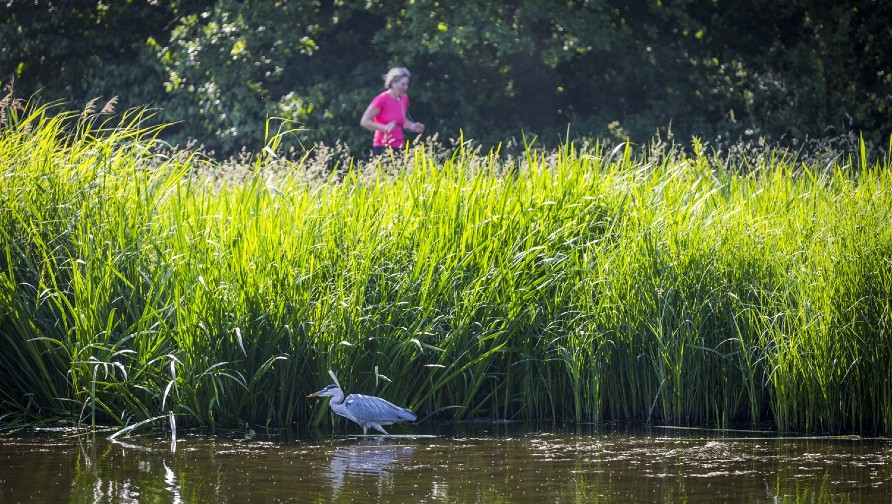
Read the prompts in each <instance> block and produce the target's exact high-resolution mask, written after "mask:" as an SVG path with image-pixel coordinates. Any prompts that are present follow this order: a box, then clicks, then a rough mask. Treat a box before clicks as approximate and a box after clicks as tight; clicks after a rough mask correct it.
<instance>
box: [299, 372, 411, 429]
mask: <svg viewBox="0 0 892 504" xmlns="http://www.w3.org/2000/svg"><path fill="white" fill-rule="evenodd" d="M307 397H331V401H329V403H328V405H329V406H331V409H332V411H334V412H335V413H336V414H338V415H341V416H342V417H345V418H347V419H349V420H353V421H354V422H356V423H358V424H359V425H361V426H362V433H363V434H368V432H369V427H371V428H373V429H375V430H377V431H380V432H382V433H384V434H387V431H386V430H384V427H382V425H393V424H395V423H396V422H399V421H402V420H407V421H409V422H414V421H415V420H416V419H417V418H418V417H417V416H415V413H412V412H411V411H410V410H407V409H406V408H400V407H399V406H397V405H396V404H393V403H392V402H390V401H387V400H385V399H381V398H380V397H375V396H367V395H362V394H350V395H348V396H346V397H345V396H344V391H343V390H341V387H339V386H337V385H334V384H332V385H329V386H327V387H325V388H324V389H322V390H320V391H318V392H313V393H312V394H310V395H308V396H307Z"/></svg>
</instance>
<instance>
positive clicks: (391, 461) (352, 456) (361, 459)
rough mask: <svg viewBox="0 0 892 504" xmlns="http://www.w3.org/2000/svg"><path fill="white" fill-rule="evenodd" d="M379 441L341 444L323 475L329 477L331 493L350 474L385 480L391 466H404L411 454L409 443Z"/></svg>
mask: <svg viewBox="0 0 892 504" xmlns="http://www.w3.org/2000/svg"><path fill="white" fill-rule="evenodd" d="M383 443H385V441H382V440H370V441H368V442H365V443H361V444H356V445H351V446H344V447H341V448H338V449H336V450H335V451H334V452H333V453H332V455H331V465H330V466H329V469H328V471H327V472H326V473H325V476H326V477H328V478H329V479H330V480H331V485H332V488H333V489H334V492H335V496H337V494H338V492H340V490H341V488H342V487H343V486H344V480H345V479H346V478H347V477H348V476H350V477H363V478H376V479H378V480H381V479H386V478H388V477H389V476H390V474H391V473H392V472H393V470H394V469H396V468H397V467H400V466H403V465H405V464H406V463H407V462H408V461H409V460H411V458H412V455H413V454H414V453H415V448H414V447H412V446H403V445H391V444H383Z"/></svg>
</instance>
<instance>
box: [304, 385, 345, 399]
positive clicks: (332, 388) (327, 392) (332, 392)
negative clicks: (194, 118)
mask: <svg viewBox="0 0 892 504" xmlns="http://www.w3.org/2000/svg"><path fill="white" fill-rule="evenodd" d="M338 393H341V394H343V392H341V387H338V386H337V385H334V384H331V385H329V386H327V387H325V388H324V389H322V390H320V391H318V392H313V393H312V394H310V395H308V396H307V397H334V396H336V395H338Z"/></svg>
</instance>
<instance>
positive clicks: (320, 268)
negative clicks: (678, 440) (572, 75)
mask: <svg viewBox="0 0 892 504" xmlns="http://www.w3.org/2000/svg"><path fill="white" fill-rule="evenodd" d="M143 116H144V114H140V113H134V114H131V115H129V116H128V115H126V114H125V116H124V118H123V119H122V120H121V121H120V122H115V123H114V125H113V127H112V126H111V125H110V123H108V122H106V123H100V122H98V119H97V118H96V117H95V116H92V117H83V116H75V115H67V116H66V115H64V114H63V115H61V116H60V115H56V116H53V117H50V116H49V115H48V114H46V110H45V109H38V110H36V111H26V112H24V113H22V114H21V117H18V118H17V119H16V121H11V122H9V123H8V124H6V125H4V127H3V129H2V133H0V166H2V167H3V168H2V172H0V177H2V179H0V185H2V191H0V338H2V343H3V349H4V351H3V352H0V369H2V373H0V407H2V410H0V411H2V420H0V422H5V423H6V424H7V425H10V424H13V423H14V422H17V421H20V420H23V419H24V420H29V421H34V420H46V419H62V420H64V421H68V422H81V423H91V424H94V425H97V424H115V425H132V424H135V423H137V422H140V421H145V420H147V419H153V418H159V419H160V418H164V422H167V417H168V415H169V414H171V413H172V414H173V415H174V417H175V419H176V421H177V422H178V423H181V424H188V425H201V426H208V427H215V428H232V427H235V428H238V427H242V426H244V425H245V423H247V424H250V425H251V426H254V427H255V428H256V427H264V426H268V427H282V426H291V425H295V424H296V425H301V426H302V425H307V424H314V423H319V422H322V421H328V418H329V417H330V416H329V414H328V412H327V409H326V408H323V406H324V404H323V403H315V402H311V401H308V400H307V399H306V398H305V396H306V394H307V393H309V392H312V391H315V390H317V389H318V388H320V387H321V386H323V385H325V384H326V383H328V382H329V381H330V378H329V370H331V371H333V372H334V373H336V374H337V376H338V378H339V380H340V382H341V384H342V385H343V386H344V387H345V389H346V390H348V391H349V392H362V393H371V394H377V395H382V396H385V397H387V398H389V399H392V400H394V401H395V402H398V403H400V404H403V405H406V406H408V407H411V408H413V409H414V410H416V411H418V412H419V413H420V417H421V418H444V419H452V418H457V419H464V418H476V417H495V418H509V419H540V420H542V419H545V420H557V421H569V422H587V421H596V422H603V421H610V420H644V421H651V422H669V423H673V424H684V425H710V426H713V425H719V426H727V425H730V424H732V423H734V422H749V423H763V422H771V423H773V424H774V425H775V426H776V427H777V428H779V429H783V430H798V431H808V432H882V433H887V434H888V433H890V432H892V384H890V380H889V377H890V376H892V332H890V331H892V323H890V314H892V229H890V226H889V223H890V221H892V220H890V218H892V215H890V212H892V175H890V166H889V162H888V161H885V163H880V164H876V165H870V166H862V165H863V164H865V163H864V161H863V160H864V159H866V156H865V155H864V154H863V153H861V154H859V153H856V155H855V156H854V158H845V159H840V160H838V161H837V162H836V163H834V164H832V165H828V166H806V165H803V164H801V163H800V164H797V162H796V161H795V160H794V159H793V158H783V157H777V158H771V157H762V158H759V159H757V160H753V159H748V160H744V161H745V165H744V164H741V165H740V166H735V167H733V168H729V167H728V163H726V162H722V161H721V160H719V159H718V158H717V157H716V156H706V155H702V154H700V155H697V154H684V153H682V152H680V151H679V150H676V149H664V150H663V151H662V152H661V153H659V154H653V153H645V152H644V150H643V149H642V150H641V151H640V152H639V151H638V150H637V149H635V148H631V147H629V146H624V147H620V148H617V149H612V150H607V149H605V148H601V147H599V146H576V145H573V144H568V145H565V146H564V147H562V148H560V149H557V150H555V151H549V152H540V151H535V150H532V149H530V150H528V151H527V152H526V153H525V155H523V156H521V157H519V158H506V157H504V156H502V157H499V156H496V155H492V154H490V155H486V154H481V153H480V152H478V151H475V150H473V149H469V148H462V147H459V148H457V149H456V150H455V151H454V152H452V153H450V154H449V155H442V154H437V155H434V154H432V152H431V151H430V150H425V149H424V148H418V149H416V150H414V151H412V152H410V154H409V155H408V156H407V157H406V158H405V159H401V160H395V162H390V161H384V162H380V163H379V162H373V163H358V164H355V165H352V166H342V167H339V169H338V170H337V171H335V172H333V173H332V175H331V177H330V178H328V179H324V180H317V181H308V180H306V178H305V177H304V176H303V174H305V173H307V172H309V171H312V170H313V169H314V167H311V166H307V161H306V160H305V161H304V163H300V162H298V163H293V164H289V163H287V162H285V161H282V160H276V159H273V157H274V156H270V157H269V158H268V159H260V160H257V162H256V164H255V165H253V166H251V169H252V170H253V175H248V176H246V177H245V178H244V180H242V181H239V182H231V181H230V182H220V181H219V180H218V181H216V182H215V181H214V180H212V179H211V178H208V177H205V176H204V175H205V174H208V173H214V172H215V170H219V167H220V165H219V164H215V163H211V162H209V161H207V160H204V159H203V158H201V157H200V156H190V155H188V154H186V153H183V154H176V155H173V156H168V157H165V156H162V155H160V154H158V153H157V152H156V150H155V149H154V148H152V145H153V140H152V135H153V134H154V131H153V130H152V129H150V128H149V129H147V128H144V127H143V126H141V125H142V123H143V120H144V117H143ZM274 166H275V169H274ZM283 166H284V167H285V168H286V169H285V170H283V169H282V168H283Z"/></svg>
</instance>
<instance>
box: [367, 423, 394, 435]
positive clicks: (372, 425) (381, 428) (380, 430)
mask: <svg viewBox="0 0 892 504" xmlns="http://www.w3.org/2000/svg"><path fill="white" fill-rule="evenodd" d="M368 426H369V427H371V428H373V429H375V430H376V431H379V432H382V433H384V434H387V431H386V430H384V427H381V426H380V425H378V424H376V423H375V422H369V423H368ZM387 435H388V436H389V435H390V434H387Z"/></svg>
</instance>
